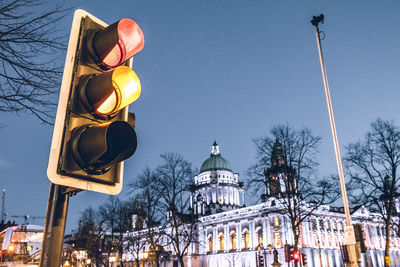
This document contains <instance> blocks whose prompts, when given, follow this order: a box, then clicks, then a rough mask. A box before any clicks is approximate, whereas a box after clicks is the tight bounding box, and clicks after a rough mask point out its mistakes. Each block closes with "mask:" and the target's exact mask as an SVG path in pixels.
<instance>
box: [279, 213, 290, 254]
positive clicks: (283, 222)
mask: <svg viewBox="0 0 400 267" xmlns="http://www.w3.org/2000/svg"><path fill="white" fill-rule="evenodd" d="M279 220H280V224H279V236H280V238H281V246H283V245H284V244H285V243H287V240H286V237H287V230H288V228H287V227H286V219H285V216H282V215H281V216H279Z"/></svg>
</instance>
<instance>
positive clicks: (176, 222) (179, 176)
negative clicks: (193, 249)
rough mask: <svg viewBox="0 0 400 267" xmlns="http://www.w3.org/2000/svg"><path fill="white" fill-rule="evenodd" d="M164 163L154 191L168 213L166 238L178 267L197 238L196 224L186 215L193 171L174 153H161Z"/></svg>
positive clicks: (157, 174) (157, 170)
mask: <svg viewBox="0 0 400 267" xmlns="http://www.w3.org/2000/svg"><path fill="white" fill-rule="evenodd" d="M161 158H162V160H163V163H162V164H161V165H160V166H158V168H157V169H156V173H155V176H156V184H157V187H156V189H157V190H158V194H159V196H160V203H159V204H160V207H161V208H162V209H163V210H164V211H166V212H168V215H167V221H166V226H167V229H168V230H167V231H165V235H166V236H167V237H168V239H169V240H170V242H171V245H172V248H173V250H174V252H175V255H176V256H177V257H178V260H179V263H180V266H182V267H183V266H185V265H184V261H183V257H184V255H186V253H187V252H188V249H189V246H190V245H191V244H193V242H194V241H195V237H196V234H197V233H196V229H197V224H196V221H195V218H194V216H193V215H192V214H190V213H189V194H190V190H189V186H190V184H191V183H192V179H193V176H194V173H195V171H194V170H193V168H192V165H191V163H189V162H188V161H186V160H185V159H184V158H183V157H182V156H181V155H179V154H177V153H166V154H162V155H161Z"/></svg>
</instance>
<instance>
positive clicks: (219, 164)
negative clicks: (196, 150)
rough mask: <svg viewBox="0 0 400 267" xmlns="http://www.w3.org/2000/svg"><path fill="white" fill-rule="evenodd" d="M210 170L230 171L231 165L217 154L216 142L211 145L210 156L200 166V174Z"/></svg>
mask: <svg viewBox="0 0 400 267" xmlns="http://www.w3.org/2000/svg"><path fill="white" fill-rule="evenodd" d="M211 170H225V171H232V167H231V164H230V163H229V162H228V161H227V160H226V159H224V158H223V157H222V156H221V154H220V153H219V147H218V145H217V143H216V142H214V144H213V148H212V150H211V156H210V157H209V158H208V159H206V160H205V161H204V162H203V164H202V165H201V168H200V173H202V172H206V171H211Z"/></svg>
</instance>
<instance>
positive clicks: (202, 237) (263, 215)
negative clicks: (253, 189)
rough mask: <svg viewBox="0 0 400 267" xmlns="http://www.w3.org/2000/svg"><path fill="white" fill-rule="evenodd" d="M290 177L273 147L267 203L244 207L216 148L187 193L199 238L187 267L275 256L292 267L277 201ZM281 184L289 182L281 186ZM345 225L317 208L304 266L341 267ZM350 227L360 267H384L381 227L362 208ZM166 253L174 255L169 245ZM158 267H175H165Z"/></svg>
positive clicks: (396, 256)
mask: <svg viewBox="0 0 400 267" xmlns="http://www.w3.org/2000/svg"><path fill="white" fill-rule="evenodd" d="M293 175H295V171H294V169H293V168H291V167H289V166H288V165H287V164H286V161H285V158H284V153H283V150H282V146H281V145H280V144H279V142H276V143H275V145H274V148H273V151H272V155H271V167H270V168H268V169H266V170H265V185H266V188H265V195H269V197H268V198H265V195H264V196H263V199H264V200H263V201H262V203H261V204H257V205H254V206H249V207H246V206H244V205H243V203H244V199H243V184H242V183H241V182H240V181H239V175H238V174H236V173H233V172H232V168H231V166H230V164H229V162H228V161H227V160H226V159H224V158H223V157H222V156H221V154H220V151H219V147H218V145H217V144H216V143H215V142H214V144H213V146H212V151H211V155H210V157H209V158H208V159H206V161H204V163H203V164H202V166H201V169H200V172H199V174H198V175H197V176H195V177H194V183H193V186H192V188H191V189H192V194H191V198H190V202H191V209H192V212H193V214H194V215H195V216H197V217H198V235H197V240H196V242H194V243H193V244H192V245H191V246H190V247H189V252H188V254H187V256H186V265H185V266H204V267H205V266H212V267H218V266H219V267H225V266H227V267H228V266H229V267H230V266H232V267H233V266H235V267H239V266H243V267H258V266H259V267H261V266H268V267H269V266H272V263H273V262H274V250H276V252H275V253H277V255H278V259H279V262H280V263H281V264H282V266H294V264H293V262H291V263H289V264H288V263H286V262H285V252H284V245H285V244H294V238H293V233H292V229H291V224H290V222H289V219H288V217H287V216H286V215H285V214H283V212H282V210H283V206H282V204H281V203H280V201H279V198H280V194H281V193H282V192H283V191H284V190H287V188H286V187H289V189H290V187H292V186H293V183H294V182H295V181H294V179H292V178H293V177H294V176H293ZM282 179H289V182H288V183H283V182H282ZM285 185H288V186H285ZM304 208H305V209H306V208H307V207H306V206H305V207H304ZM345 221H346V219H345V214H344V212H343V210H342V209H341V208H335V207H330V206H321V207H319V208H318V209H317V210H316V211H314V212H313V214H312V216H310V217H308V219H307V220H306V221H305V222H303V223H302V224H301V227H300V239H299V249H300V251H301V252H302V253H304V254H305V255H306V259H307V265H306V266H308V267H314V266H315V267H322V266H323V267H328V266H329V267H334V266H344V264H343V260H342V255H341V252H340V246H341V244H343V238H344V237H343V235H344V226H345ZM352 221H353V224H354V225H356V227H355V228H356V230H357V231H356V234H357V235H359V237H360V238H361V239H362V240H364V242H362V243H361V247H362V253H361V254H360V255H359V260H360V266H362V267H364V266H365V267H369V266H374V267H380V266H384V248H385V233H384V232H385V231H384V224H383V221H382V220H381V219H380V218H379V217H378V216H376V215H374V214H371V213H370V212H369V211H368V210H367V209H366V208H365V207H360V208H358V209H357V210H356V211H353V213H352ZM390 242H391V243H390V245H391V249H390V257H391V262H392V266H400V239H399V238H398V237H396V235H395V234H394V233H393V235H392V236H391V240H390ZM164 248H165V250H166V251H173V249H172V248H171V247H170V245H168V242H165V246H164ZM170 259H171V260H172V259H173V255H171V257H170ZM175 264H176V263H175ZM160 266H178V265H173V262H172V261H165V262H161V263H160Z"/></svg>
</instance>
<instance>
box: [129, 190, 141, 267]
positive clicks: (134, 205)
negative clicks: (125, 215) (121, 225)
mask: <svg viewBox="0 0 400 267" xmlns="http://www.w3.org/2000/svg"><path fill="white" fill-rule="evenodd" d="M129 204H130V208H129V209H130V210H131V213H132V215H131V216H132V217H131V221H130V225H129V226H130V228H129V231H128V233H126V235H125V240H124V241H125V243H126V249H127V251H129V252H130V253H131V254H132V255H133V256H134V257H135V262H136V266H139V265H140V259H139V255H140V252H141V251H142V250H143V249H144V248H145V246H146V242H143V236H142V235H141V234H140V231H141V230H143V229H144V224H145V217H146V213H145V211H144V207H143V204H142V201H141V199H140V196H139V195H136V196H135V197H134V198H133V199H132V200H130V201H129ZM133 217H134V218H133Z"/></svg>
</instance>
